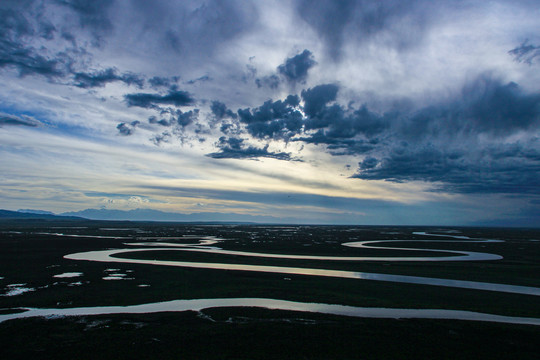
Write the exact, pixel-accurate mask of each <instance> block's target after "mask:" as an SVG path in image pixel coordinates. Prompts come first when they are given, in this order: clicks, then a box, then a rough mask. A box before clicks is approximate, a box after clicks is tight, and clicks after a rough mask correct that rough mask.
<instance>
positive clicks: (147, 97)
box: [124, 90, 195, 108]
mask: <svg viewBox="0 0 540 360" xmlns="http://www.w3.org/2000/svg"><path fill="white" fill-rule="evenodd" d="M124 98H125V99H126V102H127V104H128V106H138V107H142V108H156V106H157V104H159V105H162V104H165V105H174V106H187V105H192V104H193V103H194V102H195V100H194V99H193V98H192V96H191V94H189V93H188V92H187V91H179V90H171V91H169V93H168V94H165V95H159V94H148V93H136V94H127V95H124Z"/></svg>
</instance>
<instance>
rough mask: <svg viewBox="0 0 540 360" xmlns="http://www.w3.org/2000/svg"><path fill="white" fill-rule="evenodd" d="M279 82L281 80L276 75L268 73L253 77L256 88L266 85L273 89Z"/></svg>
mask: <svg viewBox="0 0 540 360" xmlns="http://www.w3.org/2000/svg"><path fill="white" fill-rule="evenodd" d="M280 83H281V80H280V78H279V77H278V76H277V75H269V76H265V77H262V78H257V79H255V84H257V87H258V88H262V87H268V88H270V89H274V90H275V89H277V88H278V87H279V84H280Z"/></svg>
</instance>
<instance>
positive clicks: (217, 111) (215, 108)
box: [210, 101, 237, 120]
mask: <svg viewBox="0 0 540 360" xmlns="http://www.w3.org/2000/svg"><path fill="white" fill-rule="evenodd" d="M210 111H212V114H213V115H214V117H215V118H216V119H217V120H221V119H224V118H227V117H229V118H233V119H236V118H237V115H236V114H235V113H233V112H232V110H230V109H227V106H226V105H225V104H224V103H222V102H220V101H212V104H211V105H210Z"/></svg>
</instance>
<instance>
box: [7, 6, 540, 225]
mask: <svg viewBox="0 0 540 360" xmlns="http://www.w3.org/2000/svg"><path fill="white" fill-rule="evenodd" d="M535 5H536V4H535V3H534V2H531V1H526V0H524V1H514V2H511V1H506V0H498V1H492V2H481V1H456V2H447V1H438V0H437V1H423V0H418V1H416V0H415V1H408V2H403V1H384V2H372V1H363V0H346V1H326V0H321V1H304V0H296V1H280V0H278V1H274V2H259V1H237V0H227V1H198V0H192V1H176V0H156V1H152V2H147V1H138V0H131V1H115V0H100V1H79V0H55V1H42V0H20V1H11V0H5V1H2V2H1V3H0V16H2V19H3V20H2V22H1V24H0V76H1V77H2V80H3V87H2V88H1V89H0V138H1V139H2V144H3V145H2V147H0V151H2V152H3V155H2V159H3V160H2V162H0V168H1V171H0V172H1V173H2V174H3V175H2V177H0V181H1V182H0V198H1V199H2V203H3V204H7V205H5V206H6V207H10V208H12V209H18V208H40V207H41V208H43V209H45V210H55V211H68V210H81V209H84V208H88V207H100V206H107V207H112V208H114V207H116V208H120V207H122V206H123V207H129V206H135V205H133V202H118V201H117V202H114V201H113V202H110V201H107V198H106V196H105V195H104V199H103V201H102V202H96V201H97V200H96V198H95V197H89V196H87V194H90V193H99V194H113V193H114V194H123V193H124V194H131V195H132V194H138V195H137V196H140V197H141V198H145V199H149V201H148V202H144V203H137V204H136V206H141V207H150V208H154V209H156V210H166V211H173V212H184V213H187V212H200V211H201V210H200V209H201V207H200V206H195V205H193V206H192V204H201V203H204V204H205V205H204V208H205V209H211V211H214V212H229V213H230V212H237V213H239V214H246V213H249V214H256V215H261V216H270V217H275V218H280V212H284V211H285V210H283V209H284V208H285V207H286V206H287V207H289V208H290V209H291V211H292V213H294V214H302V216H304V218H302V219H300V218H298V219H297V220H298V221H300V220H301V222H310V221H309V218H312V219H316V220H314V222H334V223H343V222H344V220H343V221H342V220H339V219H340V216H341V217H342V219H348V220H347V221H348V222H357V223H366V221H368V219H371V220H370V221H373V219H374V212H373V211H374V210H373V209H374V208H378V209H384V211H382V210H381V211H378V212H377V217H382V220H381V221H380V222H379V223H384V222H385V220H384V219H385V215H384V214H385V212H386V213H387V214H390V212H391V209H392V206H391V204H395V208H396V209H398V208H399V209H400V210H399V213H400V214H401V215H400V217H399V219H398V218H396V217H392V216H390V215H387V217H386V219H387V222H398V223H415V224H418V223H422V222H423V221H422V219H420V218H419V217H421V216H424V217H425V216H426V214H440V218H439V222H440V223H445V224H451V223H455V224H458V223H460V224H463V223H464V222H466V221H470V223H471V224H472V223H477V224H481V223H485V224H488V223H494V222H496V221H499V220H501V219H502V221H503V222H504V219H512V221H510V220H509V221H508V223H509V224H510V223H513V224H518V223H519V224H531V223H535V222H536V221H537V220H538V209H539V206H538V204H539V203H540V199H539V198H538V194H539V193H540V187H539V185H538V180H537V179H538V178H540V88H539V87H538V84H539V83H540V75H539V74H540V72H539V71H538V66H540V62H539V59H540V56H539V55H540V46H539V45H538V44H540V38H539V37H538V34H539V30H540V24H539V22H538V19H537V16H535V14H536V12H537V10H536V6H535ZM82 159H84V161H82ZM253 160H258V161H253ZM43 164H47V166H48V167H47V168H46V169H45V168H43V170H39V169H41V167H42V165H43ZM47 172H50V173H54V174H55V175H56V176H55V180H54V181H53V180H52V179H51V177H50V176H49V175H48V173H47ZM73 174H80V177H79V178H77V180H74V178H73ZM119 179H129V184H128V181H127V180H126V181H124V182H122V181H119ZM104 187H109V188H104ZM174 188H183V189H190V190H189V191H186V192H182V194H181V195H179V194H175V193H174V191H172V192H171V193H170V194H166V191H165V190H164V189H174ZM158 189H159V191H158ZM203 189H204V190H203ZM210 190H211V191H210ZM240 193H241V194H265V196H262V195H261V196H247V195H246V196H243V197H239V198H237V199H235V198H234V196H233V195H231V194H240ZM225 194H227V195H225ZM273 194H290V197H289V195H287V197H283V198H282V197H281V196H277V197H275V196H274V195H273ZM299 194H302V196H299ZM131 195H130V196H131ZM126 196H127V195H126ZM347 197H350V198H351V199H356V200H354V201H352V200H351V201H352V202H353V203H354V204H357V205H358V206H359V208H355V207H351V206H343V207H341V208H340V206H339V204H345V203H347V202H346V201H344V200H343V199H346V198H347ZM269 199H272V201H270V200H269ZM275 199H278V200H279V199H281V200H279V201H278V200H275ZM291 199H295V201H296V202H293V203H291V202H290V201H291ZM308 199H318V200H317V201H308ZM331 199H340V200H339V201H337V202H335V201H332V200H331ZM358 199H369V202H368V201H357V200H358ZM276 201H277V202H279V203H276ZM377 202H380V204H383V205H384V206H382V205H381V206H382V207H377V206H375V205H374V204H376V203H377ZM103 204H105V205H103ZM336 204H337V205H336ZM362 204H364V205H362ZM366 204H369V206H368V205H366ZM482 204H485V205H484V207H482ZM487 204H489V209H486V208H485V207H486V206H488V205H487ZM355 206H356V205H355ZM406 208H409V209H411V211H410V213H408V212H407V211H406V210H404V209H406ZM292 209H294V210H292ZM420 209H421V210H420ZM456 209H457V210H456ZM460 214H462V215H460ZM465 214H466V215H465ZM295 216H300V215H295ZM460 216H461V217H460ZM444 217H446V218H445V219H444V221H443V220H442V218H444ZM286 218H287V219H289V221H293V220H291V217H290V216H287V217H286ZM428 218H429V221H428V220H426V221H427V222H429V223H437V219H436V218H434V217H429V216H428ZM353 219H354V220H353ZM426 219H427V218H426Z"/></svg>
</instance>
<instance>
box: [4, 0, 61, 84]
mask: <svg viewBox="0 0 540 360" xmlns="http://www.w3.org/2000/svg"><path fill="white" fill-rule="evenodd" d="M25 6H27V8H25ZM33 11H34V7H33V6H32V4H31V2H28V3H23V2H21V3H19V4H16V3H15V2H7V3H6V4H4V6H2V7H0V17H1V18H2V21H1V22H0V68H6V67H8V68H14V69H16V70H17V71H18V72H19V74H20V75H21V76H26V75H32V74H36V75H41V76H45V77H47V78H55V77H59V76H62V75H64V73H65V60H66V59H65V58H60V57H58V58H50V57H48V56H46V55H42V54H41V53H42V52H40V51H39V50H37V49H35V48H34V47H33V46H31V45H30V44H29V43H28V39H32V38H33V37H38V38H39V37H42V38H45V39H46V38H50V37H51V36H52V33H53V32H54V26H52V25H50V24H49V23H47V22H44V21H42V22H38V23H37V24H36V22H35V21H34V20H33V17H34V16H35V15H34V14H33ZM40 30H41V31H40Z"/></svg>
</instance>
